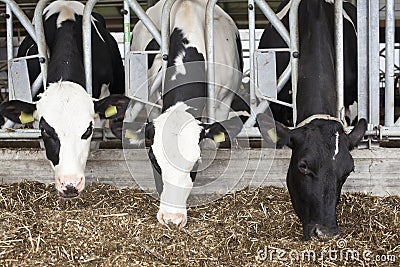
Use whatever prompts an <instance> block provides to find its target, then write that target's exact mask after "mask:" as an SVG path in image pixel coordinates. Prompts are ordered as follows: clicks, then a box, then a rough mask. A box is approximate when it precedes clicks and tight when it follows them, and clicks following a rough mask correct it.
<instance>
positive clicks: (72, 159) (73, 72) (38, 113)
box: [0, 1, 129, 197]
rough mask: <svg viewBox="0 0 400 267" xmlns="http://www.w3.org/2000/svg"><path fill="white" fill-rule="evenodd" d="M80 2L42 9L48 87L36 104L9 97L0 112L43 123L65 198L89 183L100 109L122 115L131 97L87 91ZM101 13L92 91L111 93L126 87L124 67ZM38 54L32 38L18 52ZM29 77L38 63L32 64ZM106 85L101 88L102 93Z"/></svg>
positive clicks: (95, 30) (48, 151)
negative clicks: (88, 166)
mask: <svg viewBox="0 0 400 267" xmlns="http://www.w3.org/2000/svg"><path fill="white" fill-rule="evenodd" d="M83 9H84V5H83V4H82V3H79V2H76V1H55V2H52V3H51V4H50V5H49V6H48V7H47V8H46V9H45V11H44V19H45V22H44V27H45V33H46V41H47V45H48V47H49V50H50V60H49V65H48V83H49V84H48V86H47V88H46V90H45V91H44V92H43V93H41V94H39V95H38V99H39V100H38V101H37V102H35V103H26V102H22V101H19V100H11V101H9V102H5V103H3V104H2V105H0V114H1V115H2V116H4V117H6V118H8V119H10V120H12V121H14V122H17V123H30V122H33V121H34V120H37V121H38V122H39V128H40V130H41V135H42V138H43V141H44V145H45V148H46V156H47V158H48V160H49V161H50V162H51V165H52V167H53V168H54V171H55V187H56V189H57V190H58V192H59V194H60V195H61V196H63V197H75V196H77V195H78V194H79V192H81V191H82V190H83V189H84V187H85V174H84V171H85V166H86V161H87V157H88V154H89V148H90V141H91V139H92V133H93V127H94V121H95V116H96V113H97V114H98V115H99V116H100V117H101V118H105V117H107V118H116V117H118V116H120V115H122V114H123V113H124V111H125V109H126V107H127V105H128V102H129V99H128V98H126V97H124V96H122V95H111V96H108V97H106V98H103V99H101V100H99V101H93V99H92V97H91V96H90V95H88V94H87V92H86V90H85V88H84V86H85V74H84V67H83V54H82V14H83ZM104 26H105V25H104V19H102V18H101V16H100V15H98V14H97V15H95V16H94V17H92V31H93V34H92V47H93V96H94V97H95V98H98V97H100V96H101V92H102V88H103V89H104V88H105V89H107V87H108V89H109V90H110V93H111V94H120V93H122V92H123V91H124V69H123V65H122V61H121V56H120V54H119V50H118V47H117V44H116V42H115V40H114V39H113V38H112V36H111V35H110V33H109V32H108V31H107V30H106V29H105V27H104ZM35 53H37V46H36V45H35V44H34V42H33V40H32V39H31V38H30V37H26V38H25V39H24V41H23V42H22V45H21V48H20V50H19V52H18V54H19V55H30V54H35ZM28 67H29V74H30V77H31V80H33V79H35V77H36V76H37V74H38V73H39V65H36V63H35V62H32V61H31V62H30V63H29V66H28ZM106 91H107V90H103V95H104V94H105V93H106Z"/></svg>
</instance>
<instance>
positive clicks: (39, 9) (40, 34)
mask: <svg viewBox="0 0 400 267" xmlns="http://www.w3.org/2000/svg"><path fill="white" fill-rule="evenodd" d="M48 1H49V0H39V2H38V4H37V5H36V8H35V15H34V21H35V32H36V38H37V40H36V44H37V47H38V52H39V62H40V69H41V71H42V77H43V88H46V85H47V67H48V65H47V64H48V60H49V59H48V57H47V44H46V36H45V34H44V28H43V10H44V9H45V7H46V5H47V2H48Z"/></svg>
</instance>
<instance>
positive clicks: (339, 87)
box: [334, 0, 345, 121]
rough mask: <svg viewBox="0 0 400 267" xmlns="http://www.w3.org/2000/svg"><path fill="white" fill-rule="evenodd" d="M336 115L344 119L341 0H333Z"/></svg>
mask: <svg viewBox="0 0 400 267" xmlns="http://www.w3.org/2000/svg"><path fill="white" fill-rule="evenodd" d="M334 7H335V50H336V53H335V54H336V57H335V61H336V62H335V68H336V92H337V105H336V117H338V118H339V119H340V120H341V121H344V116H345V112H344V111H345V110H344V56H343V1H342V0H335V5H334Z"/></svg>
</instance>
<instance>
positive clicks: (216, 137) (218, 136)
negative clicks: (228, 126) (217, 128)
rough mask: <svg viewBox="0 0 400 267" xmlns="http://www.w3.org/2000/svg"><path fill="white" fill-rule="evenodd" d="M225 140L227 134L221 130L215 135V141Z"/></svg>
mask: <svg viewBox="0 0 400 267" xmlns="http://www.w3.org/2000/svg"><path fill="white" fill-rule="evenodd" d="M224 141H225V134H224V133H223V132H220V133H219V134H216V135H214V142H215V143H221V142H224Z"/></svg>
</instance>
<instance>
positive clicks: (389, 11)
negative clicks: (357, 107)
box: [385, 0, 395, 126]
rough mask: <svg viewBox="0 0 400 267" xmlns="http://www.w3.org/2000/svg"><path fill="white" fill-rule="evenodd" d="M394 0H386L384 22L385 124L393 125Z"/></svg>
mask: <svg viewBox="0 0 400 267" xmlns="http://www.w3.org/2000/svg"><path fill="white" fill-rule="evenodd" d="M394 3H395V2H394V0H386V23H385V43H386V45H385V51H386V52H385V55H386V56H385V126H393V125H394V31H395V14H394V7H395V4H394Z"/></svg>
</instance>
